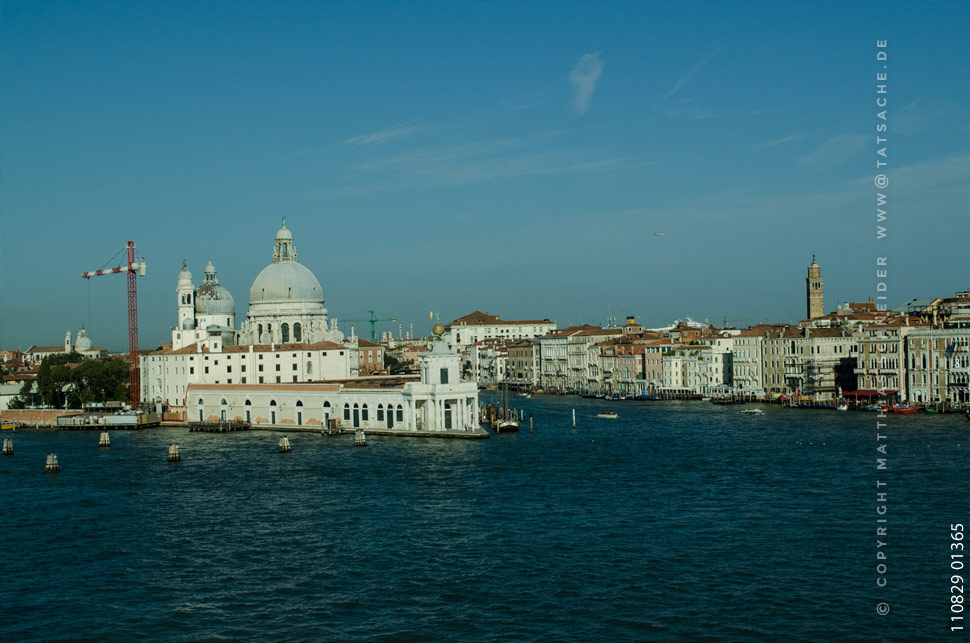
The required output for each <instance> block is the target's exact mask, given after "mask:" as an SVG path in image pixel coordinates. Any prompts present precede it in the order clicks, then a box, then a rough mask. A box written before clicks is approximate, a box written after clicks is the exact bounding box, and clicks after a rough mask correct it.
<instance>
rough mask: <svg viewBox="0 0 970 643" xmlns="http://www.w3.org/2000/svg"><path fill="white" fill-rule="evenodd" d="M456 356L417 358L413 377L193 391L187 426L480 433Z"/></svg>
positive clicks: (444, 352)
mask: <svg viewBox="0 0 970 643" xmlns="http://www.w3.org/2000/svg"><path fill="white" fill-rule="evenodd" d="M459 360H460V358H459V356H458V355H457V354H456V353H455V352H454V351H451V350H450V349H449V348H448V347H447V345H446V344H445V343H444V342H442V341H435V342H434V345H433V347H432V349H431V350H430V351H429V352H427V353H424V354H422V355H421V356H420V358H419V364H420V376H419V377H413V376H412V377H375V378H359V379H348V380H341V381H331V382H314V383H288V384H272V385H264V386H253V385H251V384H192V385H190V386H189V388H188V392H187V396H188V397H187V400H188V417H189V419H191V420H192V421H217V420H219V419H223V420H244V421H248V422H250V423H251V424H253V425H254V426H257V427H267V428H269V427H276V428H286V427H309V428H320V427H323V426H326V425H327V421H328V420H331V419H333V420H337V421H338V426H339V428H341V429H357V428H362V429H365V430H371V431H375V430H381V431H387V432H395V433H402V434H408V433H417V432H424V433H432V434H434V433H446V432H451V433H455V432H458V433H482V429H481V428H480V427H479V424H478V387H477V386H476V384H475V382H474V381H470V380H462V379H461V370H460V366H459Z"/></svg>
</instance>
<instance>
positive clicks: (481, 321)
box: [445, 310, 555, 328]
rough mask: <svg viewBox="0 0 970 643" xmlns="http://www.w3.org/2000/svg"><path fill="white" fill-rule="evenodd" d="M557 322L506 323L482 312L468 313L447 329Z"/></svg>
mask: <svg viewBox="0 0 970 643" xmlns="http://www.w3.org/2000/svg"><path fill="white" fill-rule="evenodd" d="M553 323H555V322H552V321H549V320H548V319H517V320H512V321H505V320H503V319H499V317H498V315H489V314H488V313H483V312H482V311H480V310H476V311H474V312H471V313H468V314H467V315H465V316H464V317H459V318H458V319H456V320H455V321H453V322H451V323H450V324H445V327H446V328H450V327H451V326H496V325H532V326H534V325H537V324H553Z"/></svg>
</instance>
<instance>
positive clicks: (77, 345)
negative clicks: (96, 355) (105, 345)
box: [74, 328, 91, 353]
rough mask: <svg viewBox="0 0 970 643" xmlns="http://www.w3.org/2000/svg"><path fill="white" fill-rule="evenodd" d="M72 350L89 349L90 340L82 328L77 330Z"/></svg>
mask: <svg viewBox="0 0 970 643" xmlns="http://www.w3.org/2000/svg"><path fill="white" fill-rule="evenodd" d="M74 350H76V351H77V352H79V353H80V352H82V351H89V350H91V340H90V339H88V335H87V333H86V332H85V331H84V329H83V328H82V329H81V330H79V331H78V332H77V341H76V342H74Z"/></svg>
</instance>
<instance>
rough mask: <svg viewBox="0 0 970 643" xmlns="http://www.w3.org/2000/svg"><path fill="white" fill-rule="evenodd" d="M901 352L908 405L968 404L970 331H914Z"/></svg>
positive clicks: (956, 329) (948, 329)
mask: <svg viewBox="0 0 970 643" xmlns="http://www.w3.org/2000/svg"><path fill="white" fill-rule="evenodd" d="M904 350H905V356H906V366H907V376H906V379H907V382H906V388H907V391H906V395H907V399H908V401H909V402H911V403H915V404H919V405H926V406H935V405H939V404H943V403H948V404H950V405H953V406H957V407H966V406H967V405H968V404H970V393H968V390H970V329H967V328H936V329H914V330H912V331H910V332H909V333H908V334H907V335H906V337H905V348H904Z"/></svg>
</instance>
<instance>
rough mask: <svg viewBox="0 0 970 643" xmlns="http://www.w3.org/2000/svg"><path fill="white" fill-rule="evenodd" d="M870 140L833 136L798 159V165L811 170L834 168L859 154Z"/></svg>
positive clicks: (860, 136)
mask: <svg viewBox="0 0 970 643" xmlns="http://www.w3.org/2000/svg"><path fill="white" fill-rule="evenodd" d="M871 140H872V137H871V136H863V135H862V134H842V135H840V136H833V137H832V138H830V139H829V140H827V141H825V142H824V143H822V144H821V145H820V146H819V147H817V148H815V149H814V150H812V151H811V152H809V153H808V154H806V155H805V156H803V157H802V158H800V159H798V164H799V165H801V166H802V167H806V168H809V169H813V170H827V169H831V168H835V167H838V166H840V165H842V164H843V163H845V162H846V161H848V160H849V159H850V158H852V157H853V156H855V155H856V154H858V153H859V152H861V151H862V150H863V149H864V148H865V147H866V145H867V144H869V143H870V142H871Z"/></svg>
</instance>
